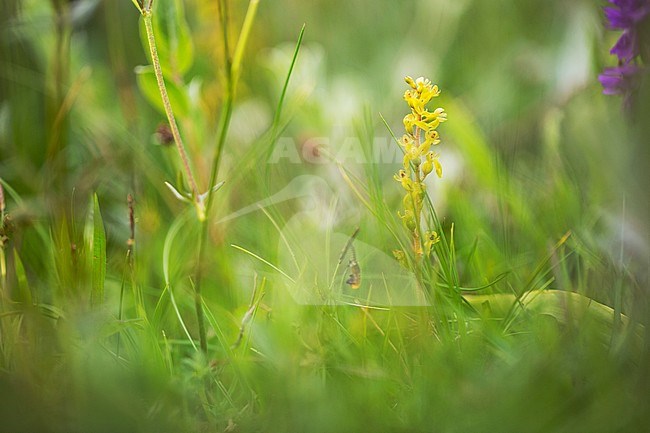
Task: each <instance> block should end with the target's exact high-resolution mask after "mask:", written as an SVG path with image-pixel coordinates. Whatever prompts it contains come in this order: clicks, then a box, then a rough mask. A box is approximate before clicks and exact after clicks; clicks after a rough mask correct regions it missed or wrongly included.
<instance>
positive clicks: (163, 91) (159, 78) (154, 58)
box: [142, 4, 205, 220]
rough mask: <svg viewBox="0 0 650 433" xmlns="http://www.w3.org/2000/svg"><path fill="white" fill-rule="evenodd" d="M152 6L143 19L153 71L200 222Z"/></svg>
mask: <svg viewBox="0 0 650 433" xmlns="http://www.w3.org/2000/svg"><path fill="white" fill-rule="evenodd" d="M151 16H152V13H151V5H150V4H149V5H147V7H145V8H144V9H143V12H142V17H143V19H144V27H145V29H146V32H147V42H148V44H149V52H150V53H151V63H152V64H153V70H154V73H155V75H156V82H157V83H158V90H159V91H160V97H161V98H162V102H163V107H164V108H165V114H166V115H167V120H168V121H169V127H170V129H171V131H172V136H173V137H174V142H175V143H176V148H177V149H178V154H179V156H180V158H181V162H182V164H183V169H184V170H185V174H186V175H187V180H188V182H189V184H190V190H191V192H192V197H193V199H194V202H195V205H196V208H197V213H198V217H199V220H203V219H205V213H204V211H203V209H202V207H201V206H200V203H199V189H198V187H197V185H196V181H195V180H194V175H193V174H192V169H191V168H190V160H189V158H188V156H187V152H186V151H185V145H184V144H183V139H182V138H181V134H180V132H179V131H178V125H177V124H176V118H175V117H174V111H173V110H172V104H171V102H170V101H169V95H168V94H167V87H166V86H165V80H164V77H163V72H162V67H161V66H160V58H159V57H158V50H157V49H156V38H155V37H154V34H153V24H152V22H151Z"/></svg>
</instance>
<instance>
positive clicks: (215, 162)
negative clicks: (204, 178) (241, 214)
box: [194, 0, 259, 352]
mask: <svg viewBox="0 0 650 433" xmlns="http://www.w3.org/2000/svg"><path fill="white" fill-rule="evenodd" d="M258 5H259V0H251V1H250V3H249V4H248V11H247V12H246V17H245V18H244V23H243V25H242V29H241V32H240V34H239V40H238V41H237V46H236V47H235V54H234V55H233V59H232V63H231V62H230V60H229V59H230V57H229V54H228V51H227V50H228V38H227V32H226V31H225V30H224V49H225V50H226V52H225V56H226V68H227V70H226V98H225V100H224V103H223V107H222V110H221V117H220V119H219V138H218V141H217V147H216V148H215V152H214V156H213V158H212V167H211V172H210V183H209V184H208V191H207V192H206V194H207V198H206V204H205V213H206V215H208V214H209V212H210V207H211V206H212V201H213V198H214V195H213V193H214V191H213V190H212V186H213V185H214V184H215V183H216V181H217V175H218V173H219V165H220V163H221V156H222V155H223V148H224V146H225V143H226V137H227V136H228V129H229V126H230V119H231V117H232V109H233V101H234V99H235V90H236V87H237V81H238V79H239V70H240V67H241V62H242V58H243V56H244V49H245V47H246V43H247V42H248V36H249V35H250V32H251V29H252V28H253V22H254V20H255V14H256V13H257V6H258ZM224 9H225V7H224V8H221V10H222V20H221V21H222V26H223V27H224V28H225V25H226V23H225V21H226V20H225V14H224V12H223V10H224ZM207 237H208V222H207V218H204V219H202V220H201V230H200V233H199V246H198V249H199V252H198V259H197V268H196V274H195V284H194V307H195V309H196V318H197V322H198V328H199V343H200V346H201V350H202V351H203V352H207V350H208V346H207V338H206V332H205V320H204V317H203V306H202V304H203V302H202V299H201V286H202V282H203V261H204V257H205V244H206V240H207Z"/></svg>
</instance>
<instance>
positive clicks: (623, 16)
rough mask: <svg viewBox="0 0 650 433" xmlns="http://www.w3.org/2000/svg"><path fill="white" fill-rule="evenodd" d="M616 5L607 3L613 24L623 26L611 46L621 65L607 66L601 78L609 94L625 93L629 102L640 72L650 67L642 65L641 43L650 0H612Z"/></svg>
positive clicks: (607, 14) (645, 42)
mask: <svg viewBox="0 0 650 433" xmlns="http://www.w3.org/2000/svg"><path fill="white" fill-rule="evenodd" d="M609 2H610V3H611V4H613V5H614V6H613V7H606V8H605V9H604V11H605V17H606V18H607V21H608V24H609V28H611V29H616V30H623V33H622V34H621V37H620V38H619V39H618V41H616V44H614V46H613V47H612V49H611V50H610V54H613V55H615V56H617V57H618V66H616V67H613V68H605V70H604V71H603V73H602V74H600V75H599V76H598V80H599V81H600V83H601V84H602V85H603V93H604V94H606V95H624V100H625V102H624V104H625V105H629V104H630V102H631V96H632V93H633V92H634V91H635V90H636V88H637V87H638V83H639V77H640V74H641V73H643V72H645V71H646V69H645V68H643V67H641V66H640V65H639V62H640V59H639V53H640V50H641V48H642V47H641V44H647V41H643V40H641V37H640V29H641V27H642V26H645V25H646V21H648V19H649V18H650V0H609Z"/></svg>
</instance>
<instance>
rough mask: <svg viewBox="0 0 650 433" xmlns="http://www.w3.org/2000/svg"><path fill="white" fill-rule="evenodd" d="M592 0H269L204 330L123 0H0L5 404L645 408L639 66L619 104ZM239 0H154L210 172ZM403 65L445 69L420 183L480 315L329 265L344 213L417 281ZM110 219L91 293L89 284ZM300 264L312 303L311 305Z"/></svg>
mask: <svg viewBox="0 0 650 433" xmlns="http://www.w3.org/2000/svg"><path fill="white" fill-rule="evenodd" d="M603 5H604V2H588V1H573V2H564V1H559V0H558V1H544V2H542V1H537V0H532V1H527V2H506V1H499V0H493V1H489V2H486V1H473V0H461V1H445V0H428V1H424V0H422V1H400V2H395V1H385V0H377V1H373V2H343V1H338V0H330V1H289V0H284V1H274V2H273V1H261V2H260V5H259V10H258V11H257V16H256V18H255V21H254V23H253V27H252V30H251V34H250V39H249V41H248V45H247V47H246V51H245V55H244V59H243V63H242V69H241V79H240V81H239V85H238V88H237V92H236V95H235V101H234V108H233V113H232V121H231V124H230V129H229V133H228V136H227V140H226V144H225V148H224V154H223V158H222V160H221V166H220V167H219V171H218V178H217V180H218V181H222V180H223V181H225V182H226V183H225V184H224V186H223V188H221V189H220V190H219V191H217V193H215V201H214V205H213V208H212V213H211V216H210V221H211V222H210V224H209V225H208V227H209V229H208V242H207V246H206V251H207V255H206V258H205V263H202V264H201V265H200V266H201V268H202V269H204V282H203V301H204V304H203V308H204V310H205V314H206V320H207V324H208V351H207V353H202V352H201V351H200V350H198V349H197V345H198V343H197V341H196V340H197V338H198V337H197V335H198V334H197V325H196V313H195V311H194V308H195V298H194V295H193V285H194V283H195V282H194V281H193V273H194V272H195V270H196V268H197V263H196V257H197V237H198V236H199V231H200V229H199V225H198V223H197V222H196V218H195V217H194V216H193V214H192V209H191V206H190V205H187V204H185V203H182V202H180V201H178V200H176V198H175V197H174V195H173V194H172V193H171V192H170V191H169V189H168V188H166V187H165V185H164V183H165V182H170V183H172V184H173V185H175V186H176V187H177V189H179V190H181V191H186V190H188V187H187V186H186V185H185V184H184V181H183V180H181V177H182V176H181V174H180V173H181V165H180V161H179V158H178V156H177V153H176V149H175V147H174V146H173V145H169V143H165V142H164V140H163V139H161V134H160V130H161V129H160V125H161V124H163V125H165V123H166V119H165V115H164V112H162V110H160V108H159V105H156V104H159V103H158V102H157V98H158V96H157V95H156V93H155V87H153V89H154V93H153V94H151V93H150V94H149V95H147V90H146V89H147V86H148V84H147V83H144V82H143V81H144V80H145V78H143V77H142V75H143V74H142V70H141V69H138V67H139V66H143V65H148V64H149V63H150V59H149V58H148V57H147V55H146V52H147V48H146V43H145V44H143V41H142V40H141V38H142V36H143V35H144V33H143V31H142V29H141V26H142V24H141V23H140V21H141V19H140V17H139V12H138V11H137V9H136V8H135V7H134V5H133V4H132V2H131V1H128V0H110V1H109V0H104V1H101V0H76V1H64V0H51V1H44V0H1V1H0V180H1V181H2V185H3V187H4V196H5V201H6V212H7V215H9V218H8V219H6V221H5V222H4V223H3V226H2V227H3V229H2V230H3V233H2V234H3V235H4V236H5V237H4V238H3V240H2V251H3V256H2V257H0V259H2V260H0V264H2V266H3V268H2V269H3V275H2V281H1V282H0V283H1V287H2V294H1V298H2V305H0V310H1V312H0V348H1V359H0V419H1V420H2V421H1V422H0V424H1V425H0V431H7V432H18V431H24V432H35V431H53V432H54V431H56V432H58V431H61V432H72V431H79V432H91V431H92V432H99V431H106V432H109V431H110V432H115V431H123V432H127V431H143V432H148V431H174V432H176V431H206V432H208V431H210V432H211V431H322V432H326V431H435V432H483V431H484V432H496V431H498V432H638V431H645V430H647V425H648V424H647V422H648V421H649V420H648V415H647V413H648V409H649V407H648V396H647V389H648V385H649V382H648V381H649V377H648V372H649V370H648V361H650V357H649V356H648V355H649V352H648V346H647V336H646V333H645V328H644V325H645V326H647V317H648V313H649V312H650V309H649V305H648V264H649V262H648V254H649V252H648V248H649V247H648V237H647V236H648V224H647V221H648V217H649V215H650V213H649V212H648V207H647V191H646V187H647V185H648V173H649V172H650V171H649V170H648V160H649V159H648V142H649V140H648V136H649V132H648V128H649V126H648V124H647V123H648V122H647V121H646V120H647V119H648V115H649V114H650V109H649V107H648V104H649V103H648V101H650V98H649V97H648V95H649V93H648V90H647V87H648V86H647V84H646V85H645V87H642V88H641V90H639V95H638V100H639V101H640V102H639V103H638V104H637V105H636V106H635V108H634V110H632V111H630V110H628V111H625V110H624V109H623V108H622V107H621V100H620V98H618V97H614V96H605V95H602V89H601V87H600V85H599V83H598V81H597V79H596V77H597V75H598V73H599V72H600V71H601V70H602V69H603V68H604V67H605V66H612V65H613V62H614V59H613V57H611V56H610V55H609V54H608V52H609V49H610V47H611V46H612V45H613V43H614V42H615V41H616V39H617V37H618V34H617V33H616V32H614V31H608V30H607V29H606V28H605V26H604V18H603V13H602V6H603ZM247 7H248V3H246V2H220V1H209V0H196V1H181V0H156V2H155V9H154V14H155V16H157V17H161V18H159V19H161V20H162V21H158V24H161V23H162V25H163V26H164V25H166V26H167V27H164V31H163V32H164V34H165V35H166V36H163V38H167V39H168V40H171V41H174V40H178V39H174V38H177V37H178V35H179V34H182V33H183V32H184V31H187V32H188V35H189V36H190V38H189V43H186V44H185V45H182V48H183V50H181V51H182V52H181V53H180V54H178V53H177V54H178V55H179V56H180V57H179V58H185V59H190V60H189V63H188V67H187V68H185V69H183V68H179V67H178V65H174V64H171V66H169V67H170V68H171V69H170V70H174V68H176V69H175V70H174V71H175V72H176V73H174V72H171V73H169V75H168V76H167V77H166V78H167V79H169V81H170V87H173V88H174V89H175V90H173V91H172V92H175V91H177V95H176V96H175V97H173V101H172V102H173V103H174V109H175V113H176V116H177V118H178V122H179V127H180V129H181V134H182V135H183V138H184V140H185V143H186V146H187V149H188V152H189V154H190V157H191V161H192V166H193V168H194V173H195V175H196V176H197V180H198V183H199V185H200V188H202V190H205V189H207V183H208V179H209V177H210V167H211V166H210V163H211V160H212V155H213V152H214V148H215V146H216V143H217V137H218V132H219V129H218V125H219V116H220V110H221V109H222V107H223V104H224V99H225V91H224V85H225V83H226V81H227V69H226V60H225V59H226V57H227V56H226V52H228V53H229V54H228V55H230V56H232V52H233V50H234V46H235V44H236V41H237V38H238V35H239V31H240V29H241V26H242V22H243V20H244V16H245V14H246V10H247ZM182 11H184V13H181V12H182ZM220 11H221V12H222V13H223V12H224V11H227V21H228V26H227V28H226V29H225V32H226V34H228V35H229V40H230V45H229V46H228V47H227V49H226V48H225V47H224V44H223V34H224V29H223V28H222V26H221V24H220V23H221V21H220V18H219V16H220V15H219V14H220ZM303 24H304V26H305V33H304V38H303V39H302V43H301V45H300V47H299V48H300V49H299V53H298V57H297V61H296V65H295V69H294V70H293V72H292V74H291V77H290V80H289V86H288V89H287V95H286V99H285V101H284V104H283V105H281V106H282V111H281V113H280V115H279V118H278V119H279V120H278V123H277V125H276V126H277V129H275V130H274V126H273V125H274V123H273V119H274V116H276V113H277V112H278V101H279V100H280V97H281V93H282V88H283V84H284V81H285V79H286V76H287V73H288V71H289V68H290V64H291V57H292V55H293V52H294V50H295V48H296V41H297V40H298V36H299V33H300V31H301V28H302V26H303ZM186 42H187V41H186ZM171 46H172V48H171V49H170V50H171V51H172V52H174V50H175V49H176V50H178V49H179V48H178V47H177V46H176V48H174V47H175V46H174V45H173V44H172V45H171ZM190 48H191V50H190ZM405 75H410V76H413V77H419V76H425V77H428V78H430V79H431V80H432V81H433V82H434V83H437V84H438V85H439V87H440V88H441V90H442V95H441V97H440V98H439V99H437V100H436V101H435V102H436V104H438V105H439V106H442V107H444V108H445V110H446V111H447V112H448V119H449V120H448V122H446V123H444V124H443V125H441V127H440V129H439V131H440V134H441V138H442V144H441V145H440V147H439V148H438V149H437V151H439V153H440V155H441V156H440V158H441V162H442V164H443V167H444V176H443V178H442V179H434V180H433V181H432V182H431V184H430V185H428V191H429V194H430V197H431V200H432V202H433V205H434V207H435V209H436V212H437V214H438V217H439V218H440V221H441V226H440V228H439V229H441V230H442V231H443V232H444V233H446V235H447V239H448V240H453V245H452V246H453V247H454V248H455V253H454V255H453V257H451V256H450V257H451V259H452V262H453V269H454V272H455V273H456V274H457V275H458V279H459V281H458V284H459V286H460V287H465V288H472V287H483V286H486V287H485V288H484V289H483V290H480V291H478V292H471V293H470V292H469V291H466V292H465V294H466V295H467V297H466V298H467V299H469V300H470V301H468V304H471V305H472V311H471V313H467V316H464V314H465V313H464V312H463V311H465V310H462V309H460V308H459V309H458V310H453V311H452V312H451V313H449V317H452V319H450V323H452V322H453V323H454V325H453V328H454V331H453V332H452V333H451V334H444V335H443V334H440V333H438V332H437V331H436V329H437V328H436V325H435V323H434V322H435V320H433V319H432V317H437V316H436V314H437V313H436V311H435V307H424V306H419V307H416V306H412V305H411V306H409V303H408V302H405V303H402V304H399V303H397V302H395V305H379V304H377V305H374V304H373V303H372V302H370V301H372V300H373V299H374V298H373V296H375V295H374V294H373V293H371V291H370V289H369V287H368V284H367V283H366V285H365V286H362V287H361V289H359V291H357V292H351V291H350V290H349V289H348V288H347V287H345V285H344V284H343V283H341V284H339V283H340V282H341V276H340V275H338V276H337V274H335V272H336V270H338V274H344V273H345V271H344V270H343V267H344V266H345V263H343V265H341V267H340V269H339V268H336V256H338V254H339V251H340V250H341V247H342V245H343V244H344V243H345V241H346V239H347V237H348V236H349V235H350V234H351V233H352V232H353V230H354V228H355V227H356V226H360V227H361V230H360V232H359V235H358V238H357V240H356V241H355V242H357V243H358V250H359V253H360V254H359V258H360V264H361V268H362V269H363V273H364V278H366V279H365V280H364V281H368V278H372V275H374V274H378V273H379V272H380V271H384V272H387V273H389V274H390V278H394V280H391V287H388V284H387V287H386V290H387V292H389V293H390V292H391V291H393V293H397V292H399V290H400V289H401V287H399V286H400V284H402V283H393V282H392V281H411V280H412V277H410V274H409V272H408V271H407V270H405V269H403V268H400V267H399V266H398V265H397V262H396V261H394V260H392V254H391V251H392V250H393V249H396V248H399V245H398V240H399V239H400V237H401V239H406V238H407V233H406V230H405V229H404V228H403V227H402V226H401V225H400V224H399V222H398V220H397V215H396V213H397V211H398V210H399V209H400V202H401V191H400V187H399V184H398V183H397V182H395V181H394V180H393V175H394V174H395V172H396V171H397V170H398V169H399V168H400V166H401V157H400V156H399V153H398V152H399V150H398V147H397V145H396V144H394V143H392V144H391V138H390V134H389V132H388V130H387V129H386V127H385V126H384V124H383V122H382V120H381V117H380V114H381V115H382V116H383V117H384V118H385V119H386V120H387V123H388V124H389V125H390V127H391V129H392V130H393V131H395V134H397V135H398V136H400V135H401V131H402V129H403V127H402V123H401V119H402V117H403V116H404V115H405V114H406V113H407V112H408V107H407V106H406V104H405V103H404V101H403V99H402V95H403V92H404V90H405V89H406V85H405V83H404V76H405ZM139 78H140V82H138V79H139ZM647 81H648V80H646V82H647ZM150 84H151V81H150V82H149V89H151V88H152V87H151V86H150ZM157 131H158V132H157ZM273 134H277V137H275V136H274V135H273ZM390 146H392V148H391V147H390ZM378 149H382V150H380V151H381V152H384V155H393V154H391V153H390V152H391V151H392V150H391V149H394V150H395V153H394V155H397V157H396V158H395V157H382V156H381V155H379V156H378V155H377V153H376V152H378ZM373 152H374V153H373ZM346 178H347V180H346ZM94 193H96V194H97V198H98V205H99V209H101V217H98V215H99V213H98V212H97V209H94V210H93V206H92V205H89V204H90V203H91V202H92V197H93V194H94ZM128 194H132V196H133V197H134V200H135V205H134V212H135V218H136V219H135V233H136V238H135V239H136V243H135V247H134V248H133V249H129V247H128V245H127V240H128V239H129V233H130V226H129V208H128V203H127V195H128ZM258 205H259V206H258ZM260 208H263V210H262V209H260ZM98 221H100V222H101V224H103V226H104V229H105V233H106V262H107V266H106V280H105V301H104V302H103V304H102V306H101V307H100V308H91V307H90V305H89V304H90V293H91V286H92V284H93V283H92V278H93V275H94V272H95V269H96V268H95V267H94V266H95V265H94V263H96V262H95V261H94V260H93V259H94V257H95V256H94V255H93V253H94V252H93V249H92V248H93V242H95V245H96V243H97V237H96V235H97V232H96V231H94V230H93V228H94V227H95V226H94V224H95V223H97V222H98ZM395 232H397V233H398V235H396V236H394V235H393V233H395ZM565 235H568V236H565ZM232 245H236V246H239V248H233V246H232ZM363 248H365V251H374V252H375V253H376V255H375V256H372V255H369V254H370V253H368V254H365V253H364V249H363ZM127 251H130V252H129V253H128V254H127ZM297 251H300V254H294V255H293V256H292V254H290V253H291V252H297ZM247 252H248V253H247ZM288 252H289V253H288ZM295 255H298V259H300V260H305V263H307V265H305V267H302V268H300V266H296V267H295V268H293V267H292V266H293V264H292V263H293V260H297V261H298V259H295V257H294V256H295ZM254 256H257V258H256V257H254ZM376 257H379V258H376ZM319 260H321V261H322V263H321V262H320V261H319ZM442 262H443V259H442V258H440V263H442ZM301 263H302V262H301ZM431 266H432V269H437V270H439V269H440V266H441V265H439V262H438V261H434V262H433V263H432V264H431ZM278 269H280V270H281V271H282V272H285V273H287V274H288V276H283V275H282V274H281V272H278ZM301 278H302V279H301ZM400 278H401V279H400ZM409 278H411V280H409ZM295 281H299V284H292V282H294V283H295ZM495 281H496V282H495ZM312 283H313V285H314V287H316V288H317V290H318V293H319V295H318V296H322V299H321V302H318V304H319V305H303V304H301V303H300V302H299V301H300V299H298V298H297V297H296V293H297V291H298V290H302V289H304V287H305V286H306V285H310V284H312ZM429 283H430V285H429V286H427V288H426V290H429V291H436V290H443V289H444V281H442V280H437V279H436V278H434V279H433V281H432V282H431V281H430V282H429ZM404 284H411V283H404ZM334 286H339V287H338V289H337V290H338V292H337V291H336V290H334V291H333V292H332V293H330V294H327V295H322V291H323V290H329V289H331V288H332V287H334ZM310 287H311V286H310ZM382 290H383V288H382ZM426 290H425V291H426ZM540 290H541V291H546V292H547V293H546V294H543V295H540V296H539V297H537V296H538V295H537V294H538V292H537V291H540ZM566 292H572V293H574V294H577V296H579V297H580V298H579V299H582V300H583V301H584V300H587V303H586V304H585V303H584V302H582V303H580V305H582V306H583V307H584V305H588V306H587V307H584V308H582V307H581V308H577V309H573V307H572V305H573V304H572V303H571V302H570V301H567V300H570V299H574V298H572V297H568V298H565V297H563V296H556V295H558V294H561V293H566ZM262 293H263V295H262ZM475 293H476V294H475ZM529 294H532V295H530V296H529ZM546 295H548V296H546ZM251 298H252V299H253V301H251ZM139 299H141V301H139ZM395 299H397V296H396V297H395ZM531 299H533V300H535V299H536V300H537V301H536V303H534V302H531V304H530V305H529V304H528V302H529V301H530V300H531ZM344 301H345V302H347V301H349V302H348V304H357V306H354V305H345V304H343V302H344ZM364 302H365V303H364ZM308 303H309V302H308ZM524 303H526V306H527V307H528V306H529V307H530V308H524V307H522V305H523V304H524ZM365 304H368V305H369V306H370V307H376V308H368V307H359V305H365ZM384 304H385V303H384ZM389 304H390V302H389ZM585 311H587V312H585ZM592 311H595V312H596V313H593V314H592V313H591V312H592ZM247 312H249V313H251V314H252V316H251V317H252V320H250V321H243V318H244V317H246V316H247ZM251 317H249V318H251ZM240 334H241V341H240V342H239V338H240ZM235 342H239V343H240V344H233V343H235Z"/></svg>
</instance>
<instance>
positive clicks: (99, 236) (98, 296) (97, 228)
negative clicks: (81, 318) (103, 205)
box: [90, 194, 106, 306]
mask: <svg viewBox="0 0 650 433" xmlns="http://www.w3.org/2000/svg"><path fill="white" fill-rule="evenodd" d="M92 251H93V257H92V291H91V293H90V303H91V305H92V306H97V305H99V304H101V303H103V302H104V282H105V280H106V232H105V231H104V222H103V220H102V214H101V212H100V210H99V200H98V199H97V194H95V195H94V196H93V237H92Z"/></svg>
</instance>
